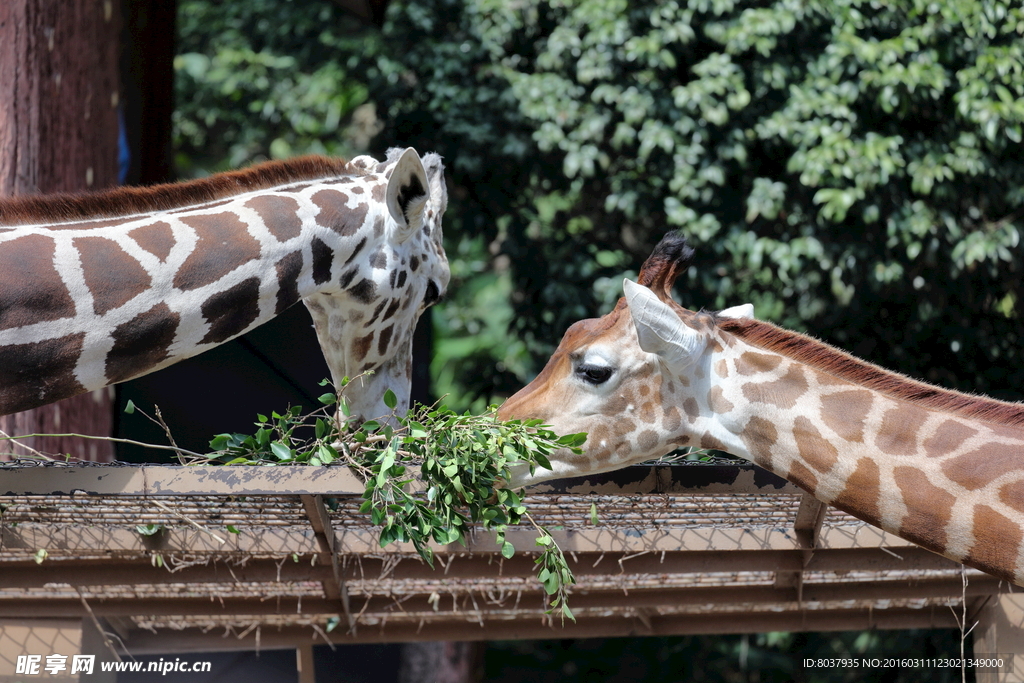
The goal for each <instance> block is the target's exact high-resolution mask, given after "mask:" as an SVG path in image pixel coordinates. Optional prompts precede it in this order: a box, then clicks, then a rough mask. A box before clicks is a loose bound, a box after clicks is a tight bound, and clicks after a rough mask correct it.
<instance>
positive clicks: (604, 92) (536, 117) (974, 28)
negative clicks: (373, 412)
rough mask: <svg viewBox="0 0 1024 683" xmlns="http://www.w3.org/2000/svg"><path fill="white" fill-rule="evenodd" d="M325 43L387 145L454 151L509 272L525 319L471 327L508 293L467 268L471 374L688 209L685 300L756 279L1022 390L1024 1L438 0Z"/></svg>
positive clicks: (517, 347)
mask: <svg viewBox="0 0 1024 683" xmlns="http://www.w3.org/2000/svg"><path fill="white" fill-rule="evenodd" d="M335 44H336V45H337V46H338V48H339V50H341V51H345V52H347V53H348V54H349V55H351V56H350V57H349V62H348V64H349V67H350V70H351V72H352V73H354V74H356V75H357V77H358V78H359V79H361V80H363V81H364V82H366V83H367V84H368V86H369V93H370V95H369V96H370V97H371V98H372V99H373V100H374V101H376V102H377V103H378V105H379V110H380V112H381V115H382V117H383V118H384V120H385V123H386V127H385V129H384V133H383V134H382V135H381V136H379V138H378V140H377V142H378V144H380V145H381V146H386V145H388V144H392V143H399V142H400V143H401V144H413V145H417V146H425V147H431V148H434V149H437V150H439V151H440V152H441V153H442V154H443V155H444V156H445V157H446V159H447V162H448V164H449V167H450V169H451V173H452V180H453V184H454V186H455V188H454V192H453V195H454V196H455V197H456V201H455V202H454V203H453V208H452V209H451V210H450V211H451V216H450V219H448V221H447V228H446V229H448V230H449V231H450V233H452V234H454V235H457V236H460V237H461V238H463V239H467V238H473V239H477V240H479V244H480V245H482V246H485V247H487V248H481V249H477V250H476V251H475V252H474V253H475V254H476V257H477V258H479V259H481V260H482V261H483V262H487V261H490V263H489V264H486V265H485V264H480V265H478V266H477V269H478V270H479V272H480V273H481V274H482V273H487V276H488V277H491V278H494V279H495V284H494V286H495V287H498V286H499V282H501V281H502V278H507V280H505V281H504V284H500V286H501V287H506V288H507V289H508V290H509V291H510V293H511V302H512V306H513V310H512V311H511V312H510V314H509V315H507V316H505V318H506V319H508V320H509V321H510V325H511V329H510V331H511V334H512V336H513V337H516V338H517V339H518V340H520V341H518V342H516V343H515V344H506V343H498V344H493V345H492V344H490V343H489V342H488V343H487V344H482V343H481V344H476V345H474V342H473V341H472V339H477V340H480V339H481V337H480V336H479V330H480V329H483V328H485V327H487V325H488V324H492V325H493V324H497V323H498V322H499V319H501V318H502V316H501V315H498V313H497V311H496V309H495V308H493V307H491V308H489V309H488V310H486V311H484V312H479V311H478V312H470V311H471V308H470V307H469V306H468V304H469V303H471V302H468V301H465V300H463V299H462V298H460V297H461V295H460V294H459V293H458V292H460V289H459V288H457V287H455V288H453V290H452V291H453V292H456V294H455V297H456V299H455V302H456V303H457V304H459V305H458V306H456V307H455V308H454V309H452V308H450V309H449V311H448V319H447V320H446V321H442V322H441V325H442V326H443V325H448V329H447V330H446V331H447V333H448V334H449V335H453V336H454V337H455V338H458V339H459V343H460V344H461V345H462V346H461V347H460V353H457V354H456V353H452V354H449V356H450V358H449V360H447V363H448V370H447V371H448V372H450V373H451V374H452V375H453V376H455V377H461V378H462V381H463V382H464V383H468V384H464V386H469V385H472V386H474V387H475V388H476V390H477V391H480V392H484V391H486V389H487V388H488V387H492V388H493V390H494V391H495V392H497V393H501V392H503V391H507V390H510V389H512V388H514V387H515V386H516V385H518V384H519V383H521V382H522V381H524V380H526V379H528V378H529V375H530V374H531V373H532V372H534V371H536V369H538V363H539V362H541V361H542V360H543V359H544V358H546V356H547V354H548V353H549V352H550V350H551V349H552V347H553V345H554V344H555V343H556V342H557V340H558V338H559V336H560V335H561V333H562V331H563V330H564V329H565V327H566V326H567V325H568V324H570V323H571V322H573V321H575V320H577V319H579V318H581V317H584V316H591V315H595V314H598V313H600V312H603V310H604V309H606V308H607V306H608V305H609V304H610V302H612V301H613V300H614V299H615V297H616V296H617V295H618V293H619V286H620V285H619V283H620V277H621V276H622V274H623V273H624V272H626V273H628V272H630V270H633V271H635V269H636V268H637V267H638V265H639V263H640V262H641V261H642V259H643V257H644V256H646V255H647V253H648V252H649V250H650V248H651V246H652V245H653V244H654V243H655V242H656V241H657V240H658V239H659V238H660V237H661V235H662V234H664V232H665V231H667V230H670V229H673V228H679V229H681V230H682V231H683V232H684V233H685V234H687V235H688V236H689V237H690V238H691V241H692V242H693V243H694V244H695V245H696V246H697V248H698V252H697V260H696V262H695V267H694V268H693V269H692V270H691V271H690V273H689V277H688V278H684V280H683V281H682V282H681V290H682V291H683V293H684V297H683V300H684V303H686V304H688V305H690V306H691V307H701V306H704V307H708V308H720V307H724V306H726V305H732V304H736V303H741V302H743V301H752V302H753V303H754V304H755V306H756V309H757V313H758V315H759V316H760V317H763V318H767V319H771V320H773V321H775V322H778V323H780V324H782V325H785V326H787V327H792V328H798V329H805V330H809V331H811V332H812V333H814V334H816V335H818V336H821V337H824V338H826V339H827V340H829V341H832V342H834V343H836V344H838V345H840V346H841V347H843V348H846V349H849V350H850V351H852V352H853V353H856V354H858V355H860V356H862V357H865V358H868V359H870V360H872V361H875V362H877V363H880V364H882V365H884V366H887V367H890V368H894V369H900V370H902V371H903V372H906V373H909V374H911V375H914V376H916V377H921V378H924V379H926V380H928V381H932V382H937V383H940V384H943V385H946V386H953V387H958V388H961V389H967V390H971V391H984V392H988V393H991V394H993V395H996V396H1002V397H1007V398H1013V397H1020V396H1021V393H1020V389H1019V387H1021V386H1024V362H1022V354H1024V351H1022V333H1024V330H1022V325H1021V317H1022V310H1024V309H1022V303H1021V302H1022V296H1024V291H1022V279H1021V275H1022V266H1024V251H1022V250H1021V248H1020V245H1019V242H1020V226H1021V225H1022V224H1024V190H1022V188H1024V182H1022V181H1024V163H1022V158H1024V157H1022V147H1021V137H1022V127H1024V9H1022V8H1021V7H1020V5H1019V3H1018V2H1016V1H1015V0H950V1H948V2H942V3H935V2H932V1H931V0H912V1H908V2H905V3H900V4H898V5H897V6H893V5H891V4H890V3H877V2H867V1H861V0H812V1H810V2H804V1H800V2H797V1H795V0H779V1H778V2H774V3H766V2H740V1H736V0H691V1H690V2H682V1H679V2H676V1H667V2H626V0H578V1H575V2H567V1H563V2H540V1H539V0H523V1H522V2H516V3H507V2H502V1H500V0H423V1H418V2H415V3H407V4H403V5H398V4H396V5H395V6H393V7H392V11H391V12H390V14H389V21H388V22H387V23H386V25H385V28H384V33H383V35H381V36H379V37H373V38H372V39H371V40H369V41H368V40H366V39H362V38H361V39H359V40H357V41H354V40H352V39H351V38H348V37H340V38H338V39H337V41H336V42H335ZM368 57H369V58H368ZM506 268H507V270H506ZM472 296H474V297H477V296H478V294H474V295H472ZM483 298H484V299H485V300H486V299H487V297H483ZM449 338H450V339H451V338H453V337H452V336H450V337H449ZM442 345H443V343H442ZM467 351H472V353H467ZM460 358H461V359H463V360H459V359H460Z"/></svg>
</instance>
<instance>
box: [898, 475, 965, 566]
mask: <svg viewBox="0 0 1024 683" xmlns="http://www.w3.org/2000/svg"><path fill="white" fill-rule="evenodd" d="M893 477H894V479H895V480H896V485H897V486H898V487H899V489H900V492H901V493H902V494H903V502H904V503H906V505H907V515H906V517H904V518H903V523H902V524H901V525H900V536H902V537H904V538H906V539H909V540H911V541H913V542H914V543H918V544H920V545H922V546H924V547H925V548H928V549H929V550H938V551H942V550H944V549H945V547H946V542H947V538H946V531H945V529H946V525H947V524H948V523H949V520H950V518H951V517H952V516H953V504H954V503H955V502H956V498H955V497H954V496H953V494H951V493H949V492H948V491H945V490H943V489H941V488H939V487H938V486H935V485H934V484H932V483H931V482H930V481H928V477H926V476H925V474H924V472H922V471H921V470H919V469H917V468H914V467H897V468H895V469H894V470H893Z"/></svg>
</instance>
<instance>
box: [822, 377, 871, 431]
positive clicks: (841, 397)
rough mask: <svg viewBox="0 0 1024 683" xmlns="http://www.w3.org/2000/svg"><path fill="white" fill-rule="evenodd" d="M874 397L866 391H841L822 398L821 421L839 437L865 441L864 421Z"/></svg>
mask: <svg viewBox="0 0 1024 683" xmlns="http://www.w3.org/2000/svg"><path fill="white" fill-rule="evenodd" d="M873 402H874V397H873V396H872V394H871V392H870V391H867V390H866V389H857V390H854V391H840V392H837V393H835V394H829V395H827V396H822V397H821V419H822V421H823V422H824V423H825V425H826V426H827V427H828V428H829V429H831V430H832V431H834V432H835V433H836V435H837V436H839V438H841V439H845V440H847V441H855V442H861V441H863V440H864V420H865V418H867V416H868V411H869V410H871V404H872V403H873Z"/></svg>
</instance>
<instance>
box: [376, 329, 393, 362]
mask: <svg viewBox="0 0 1024 683" xmlns="http://www.w3.org/2000/svg"><path fill="white" fill-rule="evenodd" d="M394 331H395V326H394V325H388V326H387V327H385V328H384V329H383V330H381V331H380V337H378V339H377V354H378V355H380V356H384V355H386V354H387V352H388V344H390V343H391V335H392V334H393V333H394Z"/></svg>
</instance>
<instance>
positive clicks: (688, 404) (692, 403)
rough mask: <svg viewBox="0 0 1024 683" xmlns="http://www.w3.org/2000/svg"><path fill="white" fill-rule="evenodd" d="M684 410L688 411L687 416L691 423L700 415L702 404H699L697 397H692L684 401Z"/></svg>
mask: <svg viewBox="0 0 1024 683" xmlns="http://www.w3.org/2000/svg"><path fill="white" fill-rule="evenodd" d="M683 411H684V412H685V413H686V417H687V418H689V420H690V424H693V423H694V421H696V419H697V418H698V417H699V416H700V406H698V405H697V399H695V398H694V397H692V396H691V397H690V398H688V399H686V400H685V401H683Z"/></svg>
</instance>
